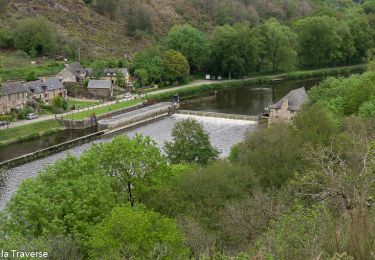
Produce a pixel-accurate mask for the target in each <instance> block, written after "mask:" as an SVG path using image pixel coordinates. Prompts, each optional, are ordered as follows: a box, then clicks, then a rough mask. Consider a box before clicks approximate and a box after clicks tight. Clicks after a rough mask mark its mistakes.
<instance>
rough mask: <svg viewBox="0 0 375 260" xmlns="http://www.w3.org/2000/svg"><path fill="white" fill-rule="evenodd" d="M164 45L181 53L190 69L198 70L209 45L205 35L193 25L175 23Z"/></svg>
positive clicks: (202, 63) (205, 58)
mask: <svg viewBox="0 0 375 260" xmlns="http://www.w3.org/2000/svg"><path fill="white" fill-rule="evenodd" d="M165 41H166V46H167V48H168V49H173V50H176V51H178V52H180V53H181V54H183V55H184V56H185V57H186V59H187V60H188V62H189V64H190V67H191V69H192V71H198V70H200V69H201V68H202V67H203V66H204V65H205V63H206V62H207V59H208V55H209V52H210V47H209V43H208V39H207V36H206V35H205V34H204V33H203V32H201V31H199V30H198V29H196V28H194V27H193V26H191V25H189V24H186V25H176V26H174V27H172V29H171V30H170V31H169V33H168V35H167V38H166V40H165Z"/></svg>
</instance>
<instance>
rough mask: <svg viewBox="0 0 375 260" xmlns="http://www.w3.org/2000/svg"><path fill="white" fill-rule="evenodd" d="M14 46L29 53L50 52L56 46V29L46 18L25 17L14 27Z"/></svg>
mask: <svg viewBox="0 0 375 260" xmlns="http://www.w3.org/2000/svg"><path fill="white" fill-rule="evenodd" d="M13 37H14V47H16V48H17V49H20V50H23V51H26V52H28V53H29V54H32V53H35V54H38V55H40V54H48V53H51V52H53V51H54V50H55V48H56V30H55V28H54V25H53V24H52V23H51V22H49V21H48V20H47V19H46V18H44V17H41V16H38V17H36V18H31V17H30V18H25V19H23V20H21V21H19V22H18V23H17V25H16V27H15V28H14V34H13Z"/></svg>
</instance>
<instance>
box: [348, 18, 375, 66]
mask: <svg viewBox="0 0 375 260" xmlns="http://www.w3.org/2000/svg"><path fill="white" fill-rule="evenodd" d="M347 18H348V26H349V28H350V33H351V35H352V37H353V41H354V47H355V49H356V54H355V57H354V59H355V61H356V62H363V59H364V58H365V57H366V54H367V51H368V50H369V49H371V48H373V47H374V44H375V32H374V30H373V28H372V27H371V24H370V19H369V17H368V16H367V15H366V14H365V13H364V12H359V11H358V12H355V13H354V14H352V15H350V16H348V17H347Z"/></svg>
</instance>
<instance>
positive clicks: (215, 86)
mask: <svg viewBox="0 0 375 260" xmlns="http://www.w3.org/2000/svg"><path fill="white" fill-rule="evenodd" d="M364 69H365V65H357V66H348V67H339V68H328V69H317V70H305V71H294V72H289V73H285V74H281V75H269V76H259V77H253V78H250V79H239V80H230V81H229V80H227V81H223V82H219V83H212V84H202V85H197V86H187V87H186V88H179V89H173V88H171V89H170V90H169V91H166V92H163V93H159V94H153V93H149V94H148V95H147V98H148V99H151V100H156V101H164V100H167V99H171V98H172V97H173V96H174V95H175V94H179V95H180V96H186V95H193V94H198V93H202V92H209V91H213V90H219V89H226V88H235V87H244V86H245V87H246V86H254V85H259V84H267V83H271V82H272V81H273V80H275V79H280V80H299V79H309V78H319V77H327V76H339V75H348V74H350V73H356V72H361V71H363V70H364Z"/></svg>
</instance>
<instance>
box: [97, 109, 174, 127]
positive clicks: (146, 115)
mask: <svg viewBox="0 0 375 260" xmlns="http://www.w3.org/2000/svg"><path fill="white" fill-rule="evenodd" d="M172 109H173V104H172V103H171V102H163V103H159V104H156V105H152V106H148V107H144V108H141V109H137V110H134V111H131V112H127V113H124V114H121V115H117V116H114V117H112V118H109V119H103V120H100V121H98V130H99V131H102V130H106V131H108V130H109V131H111V130H112V129H116V131H117V130H120V129H125V128H128V127H131V126H135V125H138V124H141V123H145V122H147V121H150V120H154V119H157V118H160V117H163V116H167V115H169V114H170V113H171V112H172Z"/></svg>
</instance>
